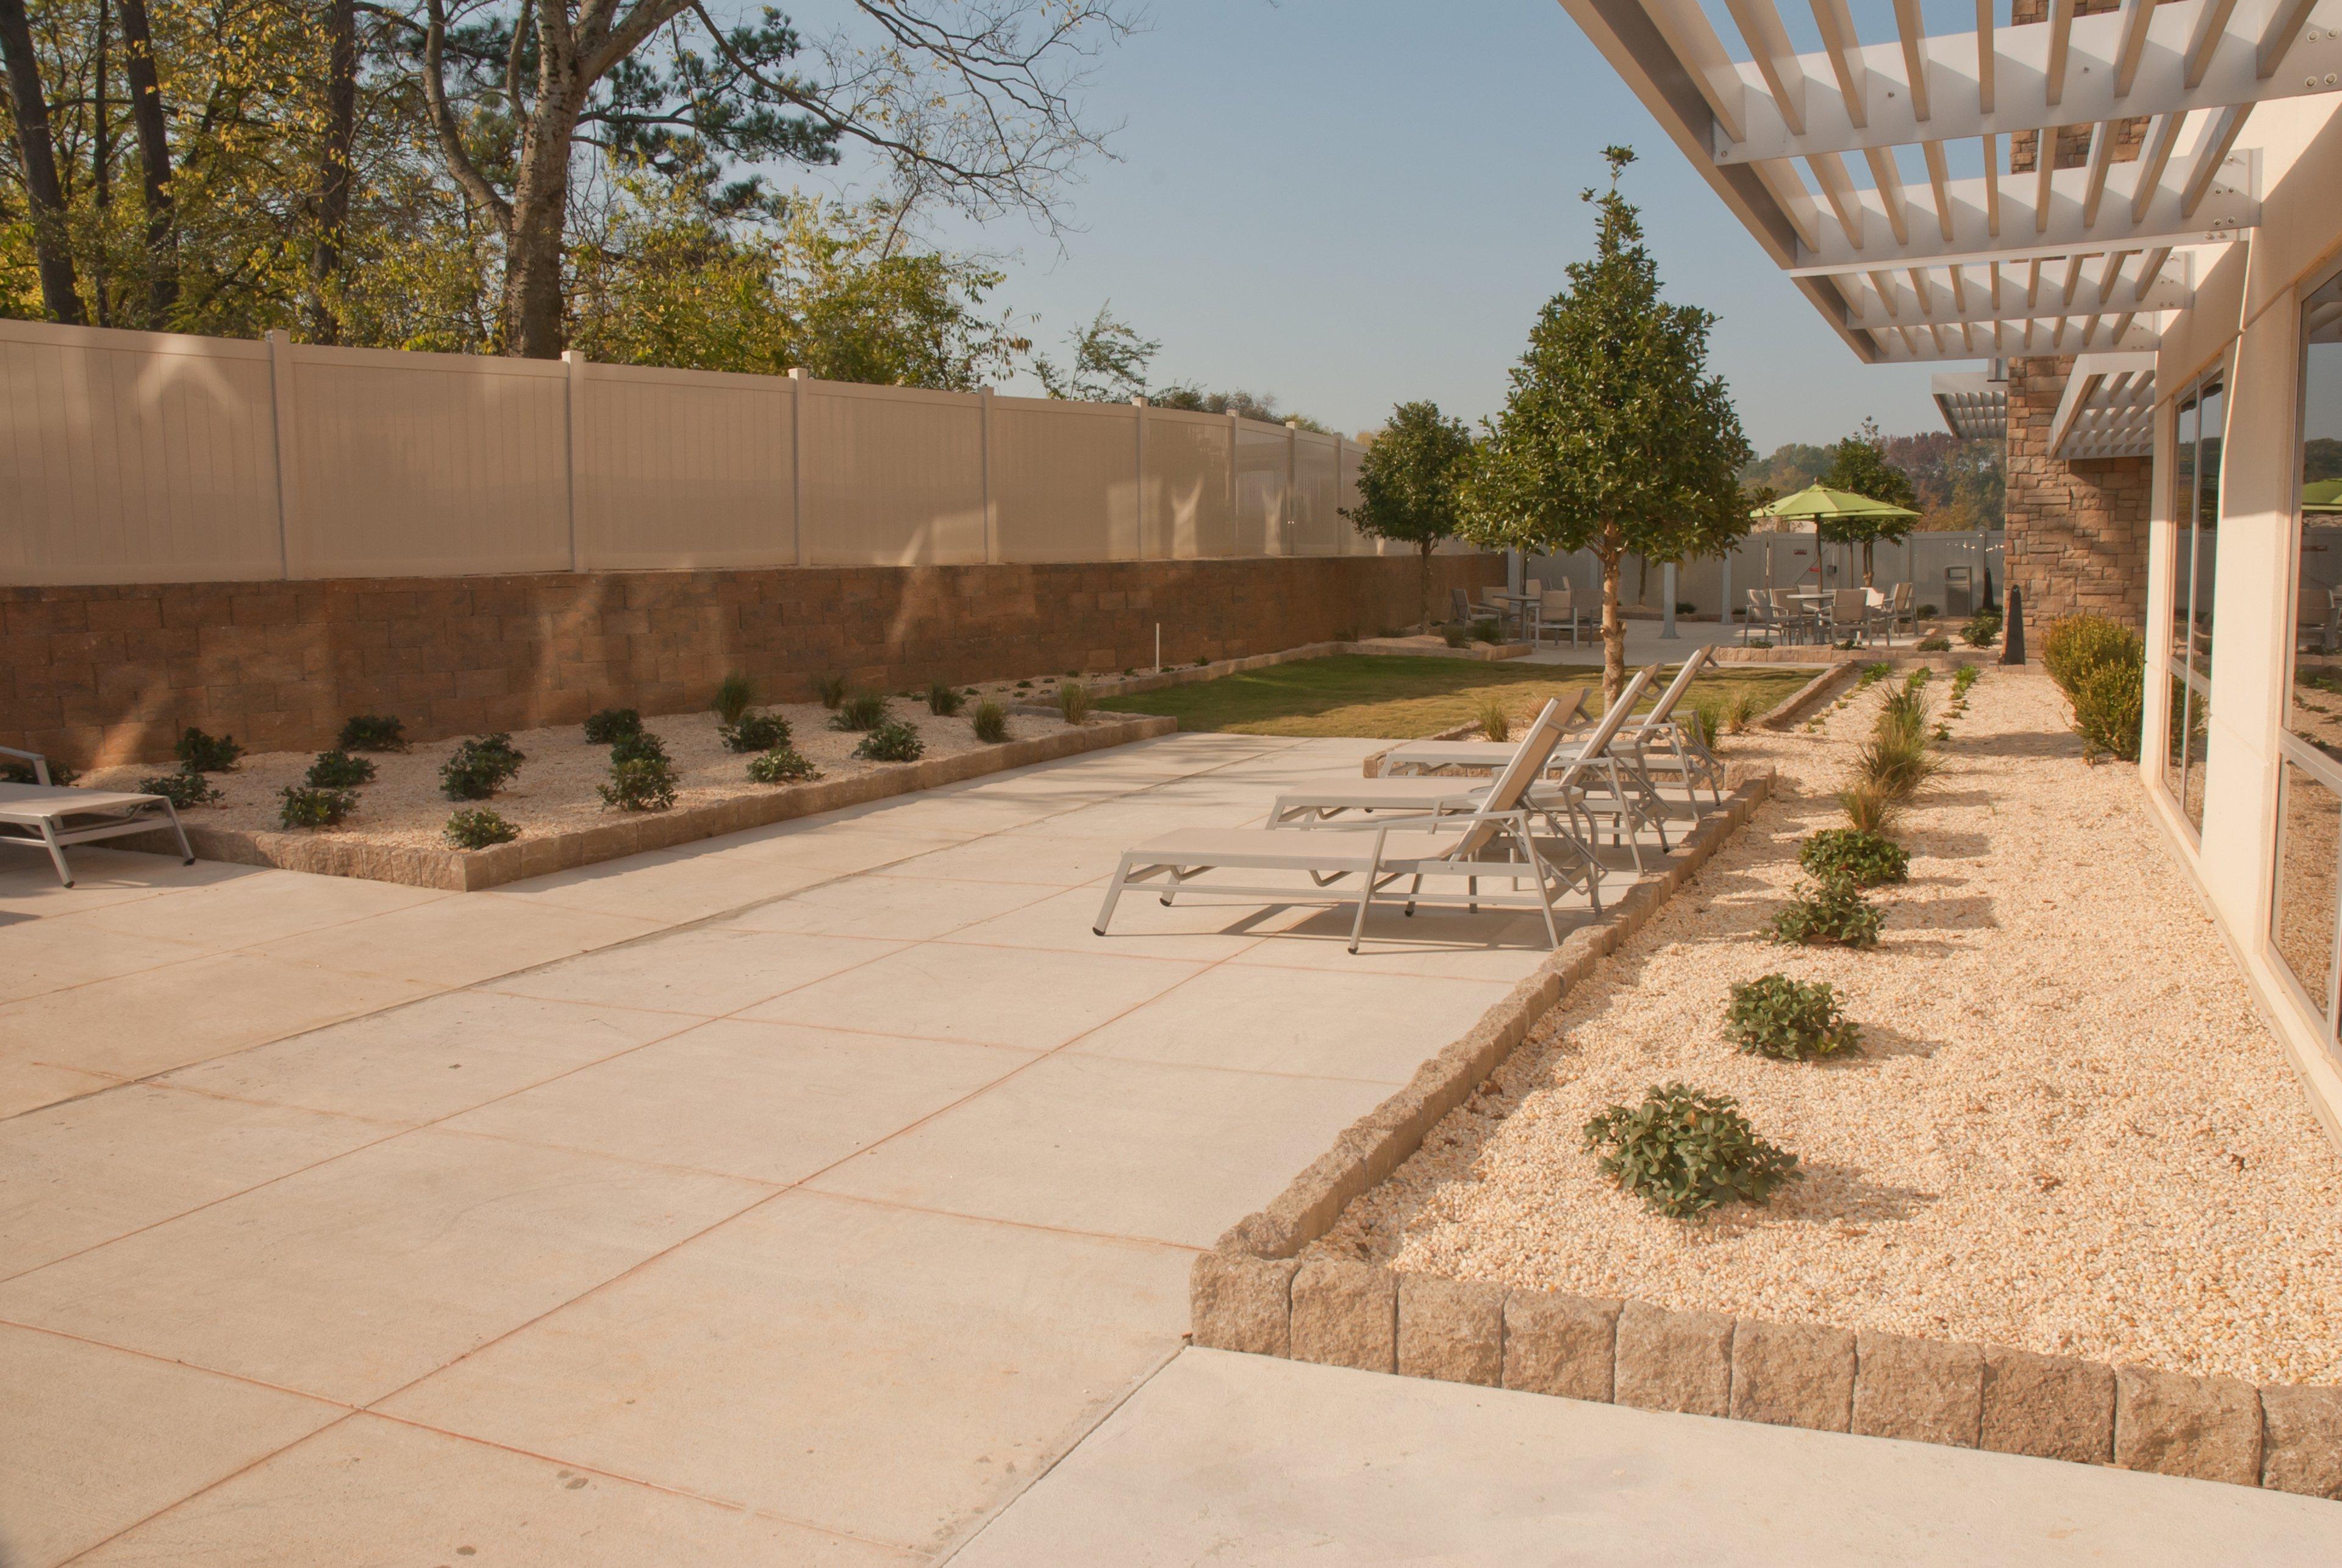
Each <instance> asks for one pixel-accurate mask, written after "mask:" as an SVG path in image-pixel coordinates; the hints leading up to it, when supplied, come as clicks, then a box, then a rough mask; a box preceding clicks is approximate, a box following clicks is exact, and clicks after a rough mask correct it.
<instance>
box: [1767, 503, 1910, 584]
mask: <svg viewBox="0 0 2342 1568" xmlns="http://www.w3.org/2000/svg"><path fill="white" fill-rule="evenodd" d="M1749 515H1751V516H1754V517H1778V518H1781V519H1783V520H1785V521H1787V522H1791V523H1811V524H1815V527H1816V531H1817V533H1818V531H1819V529H1820V528H1821V527H1822V526H1823V525H1825V524H1828V523H1831V522H1833V521H1835V520H1837V519H1838V518H1842V517H1917V515H1919V514H1917V512H1914V511H1912V510H1911V509H1910V508H1909V507H1907V506H1897V505H1896V504H1894V503H1893V502H1891V501H1873V500H1872V499H1871V498H1870V497H1869V496H1867V495H1857V494H1854V493H1853V492H1852V491H1850V490H1832V489H1830V488H1829V487H1828V486H1827V485H1822V484H1808V485H1807V486H1806V487H1805V488H1804V489H1803V490H1800V491H1798V492H1797V494H1795V495H1784V496H1782V497H1781V498H1780V499H1779V500H1778V501H1774V502H1769V503H1767V504H1765V505H1763V506H1759V507H1758V508H1757V510H1756V511H1755V512H1753V513H1751V514H1749ZM1820 548H1821V546H1820V544H1819V543H1818V541H1817V543H1816V544H1815V551H1816V556H1815V570H1816V571H1817V572H1818V571H1819V570H1820V569H1821V567H1820V554H1819V552H1820ZM1848 548H1849V549H1851V548H1852V546H1851V545H1849V546H1848ZM1772 549H1773V542H1772V541H1771V540H1769V539H1767V541H1766V542H1765V553H1766V562H1765V578H1766V581H1767V582H1770V581H1772V576H1773V562H1772Z"/></svg>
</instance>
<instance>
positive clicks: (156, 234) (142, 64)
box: [122, 0, 179, 332]
mask: <svg viewBox="0 0 2342 1568" xmlns="http://www.w3.org/2000/svg"><path fill="white" fill-rule="evenodd" d="M122 44H123V52H124V53H125V54H126V55H129V59H128V60H127V61H126V62H125V67H124V68H125V73H126V74H127V75H128V76H129V77H130V119H131V123H132V124H133V125H136V126H137V127H138V164H139V167H140V168H141V169H142V170H144V171H145V185H146V325H147V326H148V327H150V328H151V329H153V330H154V331H155V332H161V331H162V330H163V329H164V328H165V327H166V326H168V325H170V318H171V308H172V306H174V305H177V304H178V303H179V236H178V231H177V228H176V224H175V220H176V214H175V213H174V212H173V210H172V197H171V135H170V131H169V129H168V127H166V126H165V125H164V123H163V83H162V79H161V78H160V77H158V76H157V75H155V38H154V33H153V30H152V29H151V28H150V27H148V25H147V23H146V0H122Z"/></svg>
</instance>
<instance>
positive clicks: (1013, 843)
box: [880, 824, 1128, 887]
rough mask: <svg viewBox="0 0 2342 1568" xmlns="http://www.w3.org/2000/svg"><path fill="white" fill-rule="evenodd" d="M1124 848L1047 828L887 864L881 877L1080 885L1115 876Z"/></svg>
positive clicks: (998, 837) (1030, 829) (1035, 828)
mask: <svg viewBox="0 0 2342 1568" xmlns="http://www.w3.org/2000/svg"><path fill="white" fill-rule="evenodd" d="M1126 847H1128V846H1127V845H1124V844H1113V843H1110V842H1108V841H1106V840H1103V839H1082V840H1068V839H1066V838H1064V837H1062V836H1060V835H1056V834H1051V833H1050V832H1049V831H1048V829H1047V826H1046V824H1042V825H1039V826H1035V827H1029V828H1017V829H1015V830H1014V831H1012V832H1008V833H1001V834H993V835H991V836H990V837H987V838H979V839H975V840H972V841H970V842H969V843H966V844H959V845H957V846H956V847H954V848H951V849H946V850H941V851H938V852H937V853H936V854H925V855H921V856H920V857H919V858H918V859H917V860H916V861H914V862H912V863H910V864H907V865H893V866H886V867H885V868H883V869H882V871H881V873H880V874H882V875H890V876H913V877H919V878H922V879H926V880H944V881H951V882H1010V883H1030V884H1037V885H1040V886H1045V887H1080V886H1082V885H1083V884H1086V883H1092V882H1096V881H1097V880H1098V879H1100V878H1101V877H1106V876H1111V875H1113V874H1114V868H1115V864H1116V862H1117V861H1118V860H1120V859H1121V858H1122V852H1123V850H1124V849H1125V848H1126Z"/></svg>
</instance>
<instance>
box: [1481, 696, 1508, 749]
mask: <svg viewBox="0 0 2342 1568" xmlns="http://www.w3.org/2000/svg"><path fill="white" fill-rule="evenodd" d="M1472 717H1473V718H1474V719H1475V720H1476V721H1477V722H1478V724H1479V725H1480V733H1481V734H1483V735H1485V736H1486V737H1487V738H1488V739H1489V740H1492V741H1508V740H1511V739H1512V738H1513V719H1512V715H1511V714H1507V713H1506V712H1505V699H1504V698H1502V697H1500V696H1497V695H1496V694H1495V693H1493V692H1491V693H1490V694H1488V695H1486V696H1485V697H1482V698H1481V699H1480V701H1479V704H1478V705H1477V706H1476V707H1475V708H1474V709H1473V710H1472Z"/></svg>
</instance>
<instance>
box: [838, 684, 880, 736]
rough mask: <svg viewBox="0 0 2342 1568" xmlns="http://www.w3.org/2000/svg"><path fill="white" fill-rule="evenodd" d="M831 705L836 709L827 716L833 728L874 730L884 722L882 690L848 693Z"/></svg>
mask: <svg viewBox="0 0 2342 1568" xmlns="http://www.w3.org/2000/svg"><path fill="white" fill-rule="evenodd" d="M831 705H832V706H834V707H835V708H836V710H837V711H836V713H834V714H831V715H830V718H829V727H830V728H831V729H834V730H875V729H876V728H877V727H878V726H879V725H880V724H885V723H886V693H884V692H852V693H848V694H846V696H843V697H841V698H839V699H838V700H837V701H836V703H834V704H831Z"/></svg>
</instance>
